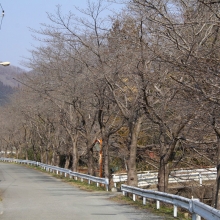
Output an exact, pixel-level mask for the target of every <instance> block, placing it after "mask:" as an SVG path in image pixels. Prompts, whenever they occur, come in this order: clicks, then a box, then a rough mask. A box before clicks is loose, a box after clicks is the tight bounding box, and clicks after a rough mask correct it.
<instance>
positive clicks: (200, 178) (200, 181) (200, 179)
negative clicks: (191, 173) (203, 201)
mask: <svg viewBox="0 0 220 220" xmlns="http://www.w3.org/2000/svg"><path fill="white" fill-rule="evenodd" d="M199 184H200V186H202V174H201V173H199Z"/></svg>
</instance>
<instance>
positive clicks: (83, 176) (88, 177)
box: [0, 158, 109, 191]
mask: <svg viewBox="0 0 220 220" xmlns="http://www.w3.org/2000/svg"><path fill="white" fill-rule="evenodd" d="M0 161H3V162H12V163H20V164H28V165H33V166H39V167H41V168H42V169H44V170H46V171H48V172H56V174H61V175H63V174H64V175H65V177H67V175H68V176H69V177H70V178H74V179H76V180H77V179H78V178H80V179H81V181H83V180H84V179H86V180H88V184H91V182H95V183H97V187H98V186H99V185H100V184H104V185H105V187H106V190H107V191H108V188H109V179H108V178H101V177H95V176H91V175H87V174H83V173H77V172H73V171H71V170H69V169H65V168H61V167H57V166H52V165H48V164H44V163H40V162H36V161H31V160H19V159H12V158H0Z"/></svg>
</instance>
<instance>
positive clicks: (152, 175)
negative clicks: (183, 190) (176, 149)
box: [112, 168, 217, 187]
mask: <svg viewBox="0 0 220 220" xmlns="http://www.w3.org/2000/svg"><path fill="white" fill-rule="evenodd" d="M137 176H138V186H139V187H143V186H147V185H151V184H155V185H156V184H157V183H158V172H155V171H145V172H143V173H138V174H137ZM216 177H217V170H216V168H207V169H195V170H192V169H188V170H186V169H185V170H176V171H172V172H171V174H170V176H169V183H180V182H187V181H192V180H193V181H198V182H199V183H200V185H202V181H205V180H215V179H216ZM112 179H113V183H114V186H115V187H116V186H117V183H119V182H126V181H127V174H126V173H121V174H113V175H112Z"/></svg>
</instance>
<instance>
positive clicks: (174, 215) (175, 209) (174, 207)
mask: <svg viewBox="0 0 220 220" xmlns="http://www.w3.org/2000/svg"><path fill="white" fill-rule="evenodd" d="M173 217H177V206H176V205H174V206H173Z"/></svg>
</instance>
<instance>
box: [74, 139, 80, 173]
mask: <svg viewBox="0 0 220 220" xmlns="http://www.w3.org/2000/svg"><path fill="white" fill-rule="evenodd" d="M72 142H73V155H72V156H73V165H72V171H74V172H77V171H78V161H79V155H78V148H77V136H75V138H73V139H72Z"/></svg>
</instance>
